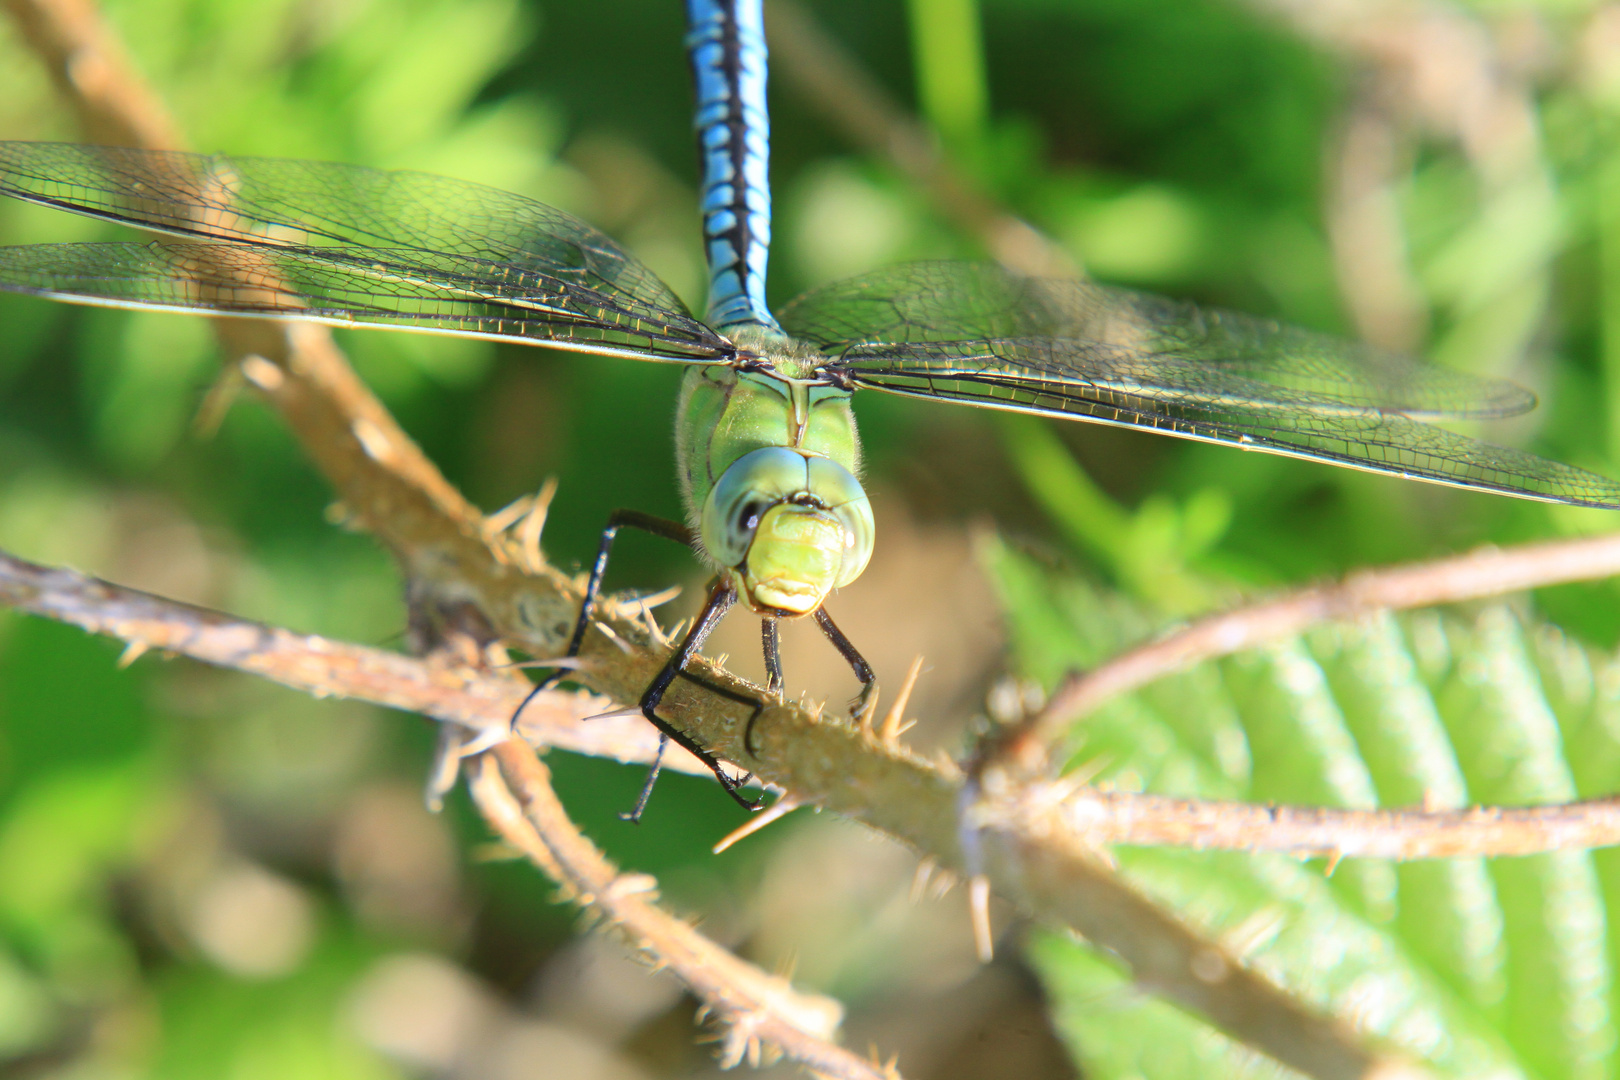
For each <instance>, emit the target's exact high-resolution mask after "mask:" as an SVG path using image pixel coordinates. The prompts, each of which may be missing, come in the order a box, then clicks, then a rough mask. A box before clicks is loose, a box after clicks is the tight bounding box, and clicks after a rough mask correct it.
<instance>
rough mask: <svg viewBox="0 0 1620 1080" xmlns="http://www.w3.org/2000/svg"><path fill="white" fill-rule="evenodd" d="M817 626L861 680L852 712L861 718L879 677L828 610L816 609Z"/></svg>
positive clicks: (851, 713)
mask: <svg viewBox="0 0 1620 1080" xmlns="http://www.w3.org/2000/svg"><path fill="white" fill-rule="evenodd" d="M816 625H817V626H819V627H821V632H822V633H823V634H826V635H827V640H828V641H830V642H832V644H833V648H835V649H837V650H838V654H839V655H840V656H842V657H843V658H844V659H845V660H847V661H848V662H849V666H850V667H852V668H854V669H855V677H856V678H857V679H859V680H861V695H860V697H858V698H856V699H855V707H854V708H852V709H851V710H850V715H851V716H859V715H861V714H862V713H863V712H865V711H866V703H867V702H868V701H870V700H871V699H872V691H873V689H875V688H876V687H877V676H875V675H873V674H872V665H871V664H868V663H867V662H866V657H864V656H862V655H861V654H860V653H859V652H857V651H856V649H855V646H854V645H852V644H850V641H849V638H847V637H845V636H844V632H843V631H842V630H840V629H838V625H837V624H836V623H834V622H833V621H832V616H831V615H828V614H827V609H826V608H816Z"/></svg>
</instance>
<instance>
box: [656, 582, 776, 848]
mask: <svg viewBox="0 0 1620 1080" xmlns="http://www.w3.org/2000/svg"><path fill="white" fill-rule="evenodd" d="M736 602H737V590H736V589H735V588H734V587H733V586H732V584H731V583H730V582H729V581H727V580H725V579H724V578H720V579H718V580H716V581H715V583H714V585H713V587H712V588H711V589H710V590H709V599H708V600H707V601H706V602H705V603H704V605H703V610H702V611H700V612H699V613H698V617H697V619H696V620H694V621H693V623H692V629H690V630H688V631H687V632H686V637H685V638H683V639H682V640H681V643H680V645H679V646H678V647H677V648H676V649H675V652H674V653H673V654H672V655H671V656H670V658H669V662H668V663H666V664H665V665H664V668H663V670H662V671H660V672H659V673H658V677H657V678H655V679H653V681H652V685H650V686H648V687H647V690H646V692H645V693H643V694H642V695H641V715H643V716H645V717H646V718H647V721H648V722H649V723H650V724H652V726H653V727H655V728H657V729H658V730H659V732H660V733H661V734H662V735H663V736H664V738H662V739H660V740H659V752H658V756H657V758H655V759H654V760H653V766H652V769H651V771H650V772H649V773H648V775H647V783H646V785H645V786H644V787H643V788H642V793H641V798H639V799H637V800H636V808H635V809H634V810H632V811H631V812H630V813H629V814H628V815H626V819H627V820H629V821H636V820H639V819H640V817H641V812H642V811H643V810H645V809H646V808H647V799H648V798H649V797H650V796H651V794H652V785H653V783H654V782H655V781H656V780H657V779H658V772H659V769H660V768H661V767H662V765H663V757H664V755H663V746H664V742H665V741H666V740H674V742H675V743H676V745H678V746H681V747H683V748H684V749H686V750H687V751H689V752H690V753H691V754H692V756H693V757H695V758H697V759H698V760H699V761H701V762H703V764H705V765H707V766H708V767H709V770H710V771H711V772H713V773H714V775H715V779H717V780H719V781H720V786H721V787H723V788H725V789H726V794H727V795H730V796H731V797H732V798H733V799H735V800H736V801H737V804H738V805H739V806H742V807H745V808H747V809H749V810H757V809H759V804H758V803H757V802H750V801H749V800H748V799H746V798H744V797H743V796H741V795H739V794H738V793H737V789H738V788H740V787H741V786H742V785H743V783H745V782H746V781H747V779H748V777H747V776H743V777H741V778H738V777H734V776H732V775H731V774H729V773H728V772H726V770H725V769H724V768H723V767H722V766H721V765H720V762H719V761H718V760H716V758H715V756H714V755H713V754H711V753H709V752H708V751H707V750H705V749H704V748H703V747H701V746H699V745H698V744H697V742H696V741H695V740H693V738H692V737H691V736H690V735H688V734H686V733H685V732H684V731H681V730H680V729H679V728H677V727H675V726H674V725H673V724H671V723H669V722H668V721H667V720H664V719H662V718H661V717H660V716H659V715H658V711H657V710H658V704H659V702H661V701H663V700H664V694H665V692H666V691H668V690H669V686H670V684H671V683H673V682H674V681H675V678H676V676H678V675H680V674H682V672H683V669H684V668H685V667H686V665H687V662H688V661H690V660H691V659H692V657H693V656H695V655H696V654H697V651H698V649H700V648H702V647H703V642H704V641H705V640H707V639H708V636H709V634H710V633H712V632H713V631H714V628H715V627H716V626H718V625H719V623H720V620H721V619H722V618H724V617H725V614H726V612H728V611H730V610H731V607H732V605H733V604H735V603H736Z"/></svg>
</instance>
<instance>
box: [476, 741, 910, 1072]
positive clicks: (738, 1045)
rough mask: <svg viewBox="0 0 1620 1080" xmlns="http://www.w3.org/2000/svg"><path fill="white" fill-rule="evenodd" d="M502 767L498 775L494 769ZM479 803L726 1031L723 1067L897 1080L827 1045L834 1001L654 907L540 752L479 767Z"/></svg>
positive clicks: (639, 878)
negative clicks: (606, 850)
mask: <svg viewBox="0 0 1620 1080" xmlns="http://www.w3.org/2000/svg"><path fill="white" fill-rule="evenodd" d="M496 762H499V765H498V766H497V765H496ZM471 783H472V792H473V798H474V799H475V800H476V801H477V803H478V805H479V807H480V808H481V809H482V810H483V812H484V817H485V819H486V820H488V821H489V822H490V823H491V824H492V825H494V826H495V827H496V828H497V829H498V830H499V831H500V833H501V835H502V836H504V837H505V838H506V839H507V841H509V842H510V843H512V844H513V845H514V846H516V847H518V848H519V849H521V850H522V851H523V852H524V854H526V855H528V856H529V858H530V859H532V860H534V862H535V864H536V865H538V866H540V867H541V868H542V869H543V870H545V871H546V873H547V874H548V875H550V876H551V877H552V878H554V879H555V880H557V881H560V882H564V883H565V884H566V887H567V888H568V889H569V890H570V891H571V892H572V894H573V895H572V899H575V900H577V901H578V902H580V903H582V904H586V903H588V904H590V905H592V907H593V908H594V909H595V910H596V911H597V912H599V913H600V914H601V915H602V916H603V918H605V919H606V920H607V921H608V922H609V923H610V924H611V925H612V926H613V927H614V928H615V929H616V930H618V931H619V932H620V933H621V934H622V935H623V936H624V937H625V938H626V940H627V941H628V942H629V944H630V945H631V947H632V948H634V949H636V950H637V951H639V952H641V953H643V954H644V955H646V956H647V957H648V958H649V959H650V960H651V961H652V963H654V964H656V965H658V966H661V967H667V968H669V969H670V970H671V971H673V972H675V973H676V974H677V975H679V976H680V977H681V979H682V981H683V982H685V983H686V984H687V985H688V986H690V987H691V988H692V990H693V991H694V992H695V993H697V994H698V995H699V996H700V997H702V999H703V1000H704V1002H705V1003H706V1005H707V1008H708V1009H709V1010H711V1011H712V1012H713V1013H714V1014H716V1015H717V1016H718V1017H719V1018H720V1019H722V1020H724V1021H725V1042H724V1045H723V1048H722V1052H721V1055H720V1060H721V1065H722V1067H727V1068H729V1067H730V1066H732V1065H736V1064H738V1063H739V1062H742V1061H744V1060H746V1061H748V1062H749V1063H750V1064H754V1065H758V1064H761V1063H762V1062H768V1061H770V1060H771V1059H773V1058H774V1057H775V1056H776V1053H777V1052H778V1051H780V1052H785V1053H786V1054H787V1055H788V1056H790V1057H792V1058H793V1059H794V1060H796V1061H798V1062H801V1063H802V1064H804V1065H806V1066H808V1067H809V1068H811V1069H814V1070H815V1071H817V1072H819V1073H822V1074H824V1075H827V1076H838V1077H850V1078H852V1080H898V1075H899V1074H898V1073H897V1072H896V1071H895V1070H894V1068H893V1066H892V1065H891V1066H889V1067H886V1068H885V1067H882V1066H878V1065H874V1064H872V1063H871V1062H869V1061H867V1060H865V1059H864V1058H860V1057H857V1056H856V1055H854V1054H851V1053H850V1052H849V1051H847V1050H842V1049H840V1048H839V1047H837V1046H835V1045H833V1043H832V1042H831V1041H830V1040H831V1038H832V1036H833V1033H834V1031H836V1030H837V1027H838V1022H839V1020H840V1018H841V1016H842V1011H843V1010H842V1009H841V1007H840V1006H839V1005H838V1004H837V1003H836V1002H834V1001H832V1000H831V999H828V998H823V997H819V996H807V995H804V994H801V993H799V992H797V991H795V990H794V989H793V988H792V987H791V986H790V985H789V984H788V982H787V980H786V979H782V978H779V977H776V976H772V975H767V974H765V973H764V972H762V971H760V970H759V969H758V968H756V967H754V966H753V965H752V964H748V963H745V962H744V961H742V960H739V959H738V958H737V957H736V956H734V955H733V954H732V953H730V952H728V951H727V950H725V949H723V948H721V947H720V946H718V945H716V944H714V943H713V942H712V941H710V940H708V939H707V938H705V937H703V936H702V935H701V934H699V933H697V932H696V931H694V930H693V929H692V928H691V927H690V926H688V925H687V924H686V923H684V922H682V921H681V920H680V919H677V918H675V917H674V916H672V915H670V914H669V913H668V912H666V911H664V910H663V909H662V908H660V907H658V905H657V903H656V899H657V896H656V894H655V893H654V892H652V886H653V884H654V883H653V881H652V879H651V878H649V877H647V876H646V875H642V874H620V873H619V872H618V870H617V869H616V868H615V867H614V866H613V864H612V863H610V862H608V860H607V859H606V858H605V857H604V856H603V855H602V853H601V852H599V851H597V850H596V848H595V846H594V845H592V844H591V842H590V841H589V840H587V839H586V838H585V837H584V836H583V835H582V834H581V833H580V832H579V830H578V829H577V828H575V827H574V823H573V822H572V821H570V820H569V819H568V814H567V812H566V811H565V810H564V809H563V806H562V804H561V803H560V802H558V801H557V795H556V793H555V792H554V791H552V789H551V779H550V774H549V771H548V770H547V769H546V767H545V765H544V764H542V763H541V761H540V759H539V758H537V757H535V756H534V752H533V751H531V750H530V749H529V748H528V747H526V746H523V745H521V744H519V743H516V742H512V741H508V742H505V743H502V744H501V745H500V746H498V747H496V748H495V750H494V751H493V752H492V753H491V754H485V755H482V756H481V758H480V760H479V761H478V763H477V764H476V765H475V766H474V775H473V778H472V782H471Z"/></svg>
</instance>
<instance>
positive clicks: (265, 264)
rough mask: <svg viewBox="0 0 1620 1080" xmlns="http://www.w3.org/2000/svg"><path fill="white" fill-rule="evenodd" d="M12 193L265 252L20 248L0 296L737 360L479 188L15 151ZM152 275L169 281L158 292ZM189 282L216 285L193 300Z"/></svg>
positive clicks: (1, 147)
mask: <svg viewBox="0 0 1620 1080" xmlns="http://www.w3.org/2000/svg"><path fill="white" fill-rule="evenodd" d="M0 193H4V194H8V195H13V196H15V197H17V198H21V199H27V200H29V201H31V202H37V203H42V204H45V205H49V206H55V207H59V208H61V209H64V210H70V211H74V212H76V213H82V214H88V215H91V216H94V217H100V218H105V219H108V220H112V221H119V222H124V223H126V224H130V225H135V226H138V227H141V228H146V229H152V230H155V231H159V232H165V233H170V234H173V235H176V236H179V237H183V238H188V239H193V240H204V241H212V242H214V243H213V244H211V245H209V246H213V247H217V248H219V249H220V250H221V251H224V250H234V251H236V252H242V251H250V250H251V251H257V252H261V253H265V254H264V255H262V256H261V257H260V258H259V259H253V258H251V257H248V256H242V255H233V256H220V257H217V258H215V259H212V260H206V259H201V258H199V249H200V247H201V245H196V244H192V245H187V244H166V245H162V244H160V245H155V246H147V247H142V246H141V245H130V244H118V245H61V246H59V248H58V250H57V251H55V252H54V253H51V254H46V253H43V252H42V253H40V254H39V255H32V256H31V255H27V254H23V253H21V252H22V250H23V249H10V250H8V251H7V253H6V254H5V256H4V257H0V288H7V289H13V290H20V291H27V292H40V293H47V294H51V295H55V296H59V297H62V298H66V299H81V300H85V301H87V302H91V303H95V302H114V303H134V304H141V305H145V306H157V307H167V308H182V309H187V310H208V311H219V312H228V313H241V314H265V313H267V312H266V311H265V310H264V309H263V307H262V306H255V305H258V304H259V303H260V301H263V300H264V299H265V295H264V291H265V290H267V289H268V290H270V291H273V292H275V293H276V294H277V296H276V299H275V301H274V308H273V311H272V312H270V313H279V314H283V315H288V316H291V315H293V313H294V312H295V311H297V310H305V311H307V312H309V313H310V314H311V315H312V316H315V317H324V318H327V319H329V320H331V321H338V322H342V321H359V322H375V323H383V324H386V325H395V326H409V327H413V328H416V329H425V330H439V331H443V332H450V333H469V332H470V333H478V334H484V335H488V336H493V337H503V338H507V337H509V338H517V339H520V340H524V341H529V342H532V343H537V344H547V343H552V344H559V345H565V346H567V347H583V346H588V345H590V344H592V343H596V344H597V345H599V346H600V348H599V349H598V351H608V352H626V353H630V354H632V355H637V356H644V357H647V358H651V359H673V360H681V361H687V362H701V361H703V360H706V359H720V358H723V357H725V356H728V355H729V354H730V346H729V344H728V343H727V342H726V341H725V339H724V338H722V337H720V336H719V335H717V334H716V333H714V331H712V330H710V329H709V328H708V327H706V326H704V325H703V324H702V323H701V322H699V321H697V320H696V319H694V318H692V317H691V315H690V314H688V313H687V311H686V309H685V307H684V306H683V305H682V303H681V301H680V299H679V298H678V297H676V296H675V294H674V293H672V292H671V291H670V290H669V288H668V287H667V286H666V285H664V284H663V282H661V281H659V280H658V278H657V277H656V276H655V275H654V274H653V273H652V271H650V270H649V269H647V267H646V266H644V265H643V264H642V263H640V262H639V261H637V260H636V259H635V258H633V257H632V256H630V255H629V254H628V253H626V252H625V251H623V250H622V249H621V248H619V247H618V245H616V244H615V243H614V242H613V241H612V240H610V239H609V238H608V237H607V236H605V235H603V234H602V233H601V232H598V231H597V230H595V229H593V228H591V227H590V226H589V225H586V224H585V223H584V222H582V221H580V220H578V219H577V218H574V217H572V216H571V215H569V214H565V213H563V212H562V211H560V210H555V209H553V208H551V207H549V206H545V205H543V204H541V203H538V202H535V201H533V200H531V199H525V198H523V197H522V196H519V195H513V194H510V193H508V192H503V191H498V190H496V189H494V188H487V187H483V186H481V185H478V184H471V183H467V182H464V181H459V180H451V179H448V178H446V177H440V176H431V175H428V174H425V173H412V172H382V171H379V170H376V169H365V168H360V167H358V166H352V165H340V164H331V163H324V162H313V161H294V160H281V159H275V158H227V157H221V156H206V155H200V154H181V153H166V152H156V151H145V150H127V149H120V148H113V147H98V146H79V145H74V144H67V143H27V142H0ZM227 246H228V247H227ZM142 251H145V252H148V253H149V254H147V255H146V256H141V255H139V254H138V253H139V252H142ZM242 265H246V266H247V268H248V269H249V270H251V271H253V272H255V273H258V274H261V275H262V274H265V273H268V272H269V271H270V270H271V268H272V267H275V268H280V269H282V270H284V271H288V272H289V276H288V278H287V279H285V280H284V281H282V282H280V283H276V282H272V281H271V280H269V279H268V278H265V277H263V276H260V277H255V278H254V279H253V280H252V281H250V282H248V283H246V284H245V286H244V287H243V288H242V289H235V288H232V287H230V283H229V282H228V281H226V280H225V279H224V278H222V277H221V276H220V275H222V274H226V273H228V272H229V271H230V270H232V269H233V268H237V267H240V266H242ZM143 266H144V267H145V268H146V271H147V272H150V273H152V274H153V275H155V276H153V277H152V278H151V279H150V280H148V281H146V282H144V283H142V282H141V281H139V280H138V277H139V274H141V273H142V272H143V271H142V267H143ZM188 267H191V268H195V267H201V268H203V269H201V270H199V271H198V272H200V273H203V274H204V275H205V276H204V277H203V278H201V279H199V280H196V281H192V282H190V284H189V285H188V283H187V280H186V279H185V278H184V276H183V275H184V274H185V273H186V272H187V268H188ZM295 270H296V271H301V272H302V275H303V276H300V273H298V272H293V271H295ZM209 274H211V275H213V276H207V275H209ZM345 279H346V280H345ZM102 290H107V291H102ZM242 297H249V298H251V299H250V300H249V301H243V300H242ZM436 305H442V306H437V307H436ZM481 306H482V307H487V308H489V309H490V310H489V311H483V310H480V308H481ZM510 310H516V311H521V312H522V313H523V314H522V315H521V317H508V314H507V313H508V311H510ZM469 320H471V321H469Z"/></svg>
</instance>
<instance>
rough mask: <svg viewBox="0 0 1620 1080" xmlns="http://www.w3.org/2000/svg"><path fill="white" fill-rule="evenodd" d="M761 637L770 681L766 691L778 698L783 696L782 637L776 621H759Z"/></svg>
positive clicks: (766, 670) (767, 675)
mask: <svg viewBox="0 0 1620 1080" xmlns="http://www.w3.org/2000/svg"><path fill="white" fill-rule="evenodd" d="M759 630H760V636H761V637H762V638H763V639H764V643H765V675H766V677H767V679H768V682H767V684H766V689H768V690H769V691H770V692H771V693H773V694H775V695H776V696H777V697H781V696H782V636H781V634H780V633H779V632H778V627H777V623H776V620H775V619H761V620H760V621H759Z"/></svg>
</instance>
